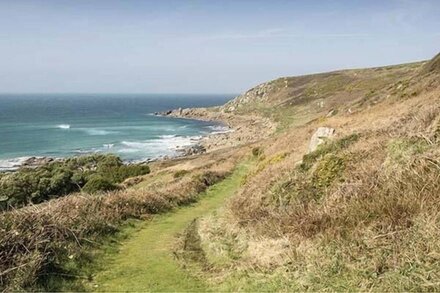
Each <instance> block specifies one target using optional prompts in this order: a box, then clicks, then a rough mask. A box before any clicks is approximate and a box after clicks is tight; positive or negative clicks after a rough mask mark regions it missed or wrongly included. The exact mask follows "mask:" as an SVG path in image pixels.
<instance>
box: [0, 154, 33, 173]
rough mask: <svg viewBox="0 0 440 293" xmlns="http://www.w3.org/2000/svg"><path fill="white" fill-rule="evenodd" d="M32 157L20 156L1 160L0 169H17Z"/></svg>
mask: <svg viewBox="0 0 440 293" xmlns="http://www.w3.org/2000/svg"><path fill="white" fill-rule="evenodd" d="M29 158H30V157H18V158H12V159H5V160H0V171H13V170H17V169H18V168H19V167H20V166H21V165H23V163H24V162H25V161H26V160H28V159H29Z"/></svg>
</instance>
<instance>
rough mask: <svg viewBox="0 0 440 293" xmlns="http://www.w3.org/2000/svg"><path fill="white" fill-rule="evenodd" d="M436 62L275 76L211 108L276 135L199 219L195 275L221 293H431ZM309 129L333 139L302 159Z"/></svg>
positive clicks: (439, 174)
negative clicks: (254, 119) (262, 124)
mask: <svg viewBox="0 0 440 293" xmlns="http://www.w3.org/2000/svg"><path fill="white" fill-rule="evenodd" d="M437 61H438V56H437V57H436V58H434V59H433V60H432V61H430V62H427V63H416V64H409V65H401V66H393V67H384V68H374V69H366V70H354V71H341V72H335V73H328V74H319V75H312V76H306V77H293V78H286V79H278V80H275V81H272V82H269V83H265V84H263V85H260V86H258V87H256V88H254V89H252V90H250V91H249V92H247V93H245V94H243V95H241V96H239V97H238V98H237V99H235V100H234V101H231V102H230V103H228V104H227V105H225V106H224V107H222V108H221V110H222V111H224V112H226V113H228V112H232V113H235V114H241V113H242V114H247V113H250V112H252V113H258V114H260V115H266V116H268V117H269V116H270V117H272V118H273V119H276V120H277V121H278V122H279V123H281V122H282V123H284V127H283V128H282V129H281V132H279V133H275V134H273V135H272V137H271V138H270V139H269V140H263V141H259V142H258V143H256V144H255V147H258V149H259V151H258V152H257V151H256V152H255V154H257V155H258V157H259V160H260V162H259V164H258V166H257V167H256V168H255V169H254V170H253V172H252V173H251V175H250V176H248V177H247V180H246V182H245V184H244V186H243V187H242V189H241V190H240V192H239V193H238V194H237V195H236V196H235V197H234V198H233V199H232V200H231V201H230V202H229V204H228V205H227V208H226V209H225V210H224V212H222V213H217V214H216V215H214V216H210V217H204V218H202V219H200V220H199V223H198V225H197V227H198V228H197V231H195V232H194V231H193V232H192V233H198V235H199V237H200V239H201V243H200V250H201V251H203V253H202V254H203V261H202V262H201V263H200V271H199V272H198V274H203V275H204V276H205V277H206V278H208V279H209V280H211V282H214V283H218V284H219V285H220V286H222V288H223V289H225V290H301V291H303V290H312V291H316V290H359V289H361V290H376V291H383V290H392V291H406V290H418V291H420V290H439V289H440V284H439V283H438V280H439V279H440V274H439V272H440V266H439V262H438V260H439V259H438V252H439V251H440V237H439V236H440V234H439V231H440V229H439V228H440V204H439V202H440V198H439V196H440V181H439V180H438V178H440V152H439V150H440V82H439V81H440V76H439V74H438V72H436V71H435V70H430V71H429V72H426V70H425V69H426V68H435V66H436V64H437ZM321 102H322V103H324V106H322V104H321ZM331 110H337V111H332V112H330V111H331ZM329 112H330V114H329ZM280 115H282V116H280ZM283 116H288V117H292V116H293V119H291V120H288V119H286V117H283ZM298 116H299V117H300V120H299V121H298V120H295V119H296V117H298ZM304 117H306V118H304ZM283 119H284V120H283ZM319 127H331V128H333V129H335V136H333V137H330V138H329V139H327V142H326V143H324V144H322V145H321V146H319V147H318V149H317V150H315V151H313V152H311V153H309V152H308V144H309V141H310V138H311V137H312V134H313V133H314V132H315V130H316V129H317V128H319Z"/></svg>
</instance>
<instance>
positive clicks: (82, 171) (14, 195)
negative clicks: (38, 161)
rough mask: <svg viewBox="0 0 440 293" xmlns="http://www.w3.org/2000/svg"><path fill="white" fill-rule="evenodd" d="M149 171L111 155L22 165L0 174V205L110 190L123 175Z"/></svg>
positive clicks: (145, 167) (20, 203)
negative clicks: (14, 170) (14, 169)
mask: <svg viewBox="0 0 440 293" xmlns="http://www.w3.org/2000/svg"><path fill="white" fill-rule="evenodd" d="M149 172H150V168H149V167H148V166H147V165H124V164H123V163H122V161H121V159H120V158H118V157H116V156H114V155H91V156H81V157H74V158H69V159H67V160H65V161H60V162H52V163H49V164H46V165H43V166H40V167H37V168H22V169H20V170H19V171H17V172H13V173H8V174H2V175H1V176H0V209H6V208H8V207H20V206H24V205H26V204H29V203H41V202H43V201H46V200H49V199H52V198H57V197H60V196H64V195H66V194H69V193H72V192H77V191H80V190H81V189H82V188H85V190H84V191H86V192H92V193H93V192H98V191H108V190H113V189H115V188H116V185H115V184H117V183H120V182H122V181H124V180H125V179H126V178H129V177H135V176H139V175H144V174H148V173H149ZM97 176H98V177H97ZM98 178H99V179H98ZM91 179H93V181H92V182H89V181H90V180H91Z"/></svg>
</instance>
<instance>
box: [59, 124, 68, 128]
mask: <svg viewBox="0 0 440 293" xmlns="http://www.w3.org/2000/svg"><path fill="white" fill-rule="evenodd" d="M57 128H59V129H70V125H69V124H59V125H57Z"/></svg>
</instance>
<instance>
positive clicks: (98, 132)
mask: <svg viewBox="0 0 440 293" xmlns="http://www.w3.org/2000/svg"><path fill="white" fill-rule="evenodd" d="M80 130H82V131H84V132H85V133H87V134H88V135H109V134H114V133H117V132H116V131H110V130H104V129H96V128H81V129H80Z"/></svg>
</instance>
